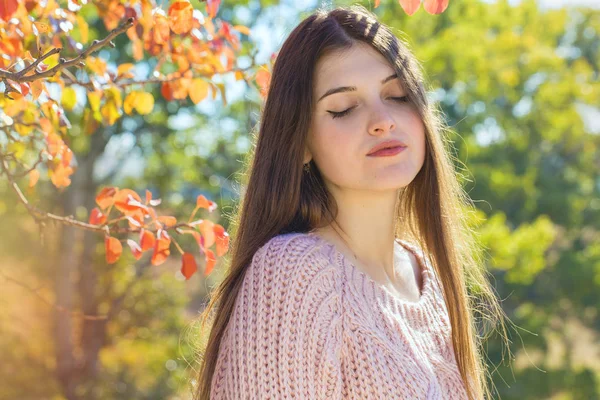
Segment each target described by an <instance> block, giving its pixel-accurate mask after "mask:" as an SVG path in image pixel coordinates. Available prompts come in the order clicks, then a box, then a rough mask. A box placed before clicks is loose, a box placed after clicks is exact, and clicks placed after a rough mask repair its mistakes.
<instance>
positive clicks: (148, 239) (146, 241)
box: [140, 229, 156, 251]
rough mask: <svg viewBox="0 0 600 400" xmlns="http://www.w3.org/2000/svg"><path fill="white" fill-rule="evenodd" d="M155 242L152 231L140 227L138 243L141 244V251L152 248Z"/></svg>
mask: <svg viewBox="0 0 600 400" xmlns="http://www.w3.org/2000/svg"><path fill="white" fill-rule="evenodd" d="M155 243H156V239H155V238H154V233H152V232H151V231H147V230H145V229H142V231H141V232H140V245H141V246H142V251H147V250H150V249H152V248H153V247H154V244H155Z"/></svg>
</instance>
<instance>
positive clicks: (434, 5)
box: [423, 0, 449, 15]
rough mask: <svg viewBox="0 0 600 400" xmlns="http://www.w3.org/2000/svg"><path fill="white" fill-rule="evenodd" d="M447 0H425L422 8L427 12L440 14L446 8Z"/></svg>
mask: <svg viewBox="0 0 600 400" xmlns="http://www.w3.org/2000/svg"><path fill="white" fill-rule="evenodd" d="M448 2H449V0H425V2H424V3H423V8H424V9H425V11H427V12H428V13H429V14H434V15H435V14H441V13H443V12H444V11H445V10H446V8H448Z"/></svg>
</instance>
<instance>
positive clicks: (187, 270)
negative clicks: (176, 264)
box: [181, 252, 198, 279]
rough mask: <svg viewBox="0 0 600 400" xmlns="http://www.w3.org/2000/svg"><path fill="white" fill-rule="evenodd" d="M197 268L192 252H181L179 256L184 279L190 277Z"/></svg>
mask: <svg viewBox="0 0 600 400" xmlns="http://www.w3.org/2000/svg"><path fill="white" fill-rule="evenodd" d="M197 270H198V266H197V265H196V259H195V258H194V255H193V254H192V253H187V252H186V253H183V255H182V256H181V273H182V274H183V276H185V279H190V278H191V276H192V275H194V273H195V272H196V271H197Z"/></svg>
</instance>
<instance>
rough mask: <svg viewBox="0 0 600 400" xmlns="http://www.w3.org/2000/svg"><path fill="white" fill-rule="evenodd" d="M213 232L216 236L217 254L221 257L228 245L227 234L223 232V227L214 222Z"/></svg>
mask: <svg viewBox="0 0 600 400" xmlns="http://www.w3.org/2000/svg"><path fill="white" fill-rule="evenodd" d="M213 232H215V236H216V243H217V256H219V257H221V256H222V255H223V254H225V253H226V252H227V249H228V247H229V234H228V233H227V232H225V228H223V226H221V225H219V224H215V226H214V227H213Z"/></svg>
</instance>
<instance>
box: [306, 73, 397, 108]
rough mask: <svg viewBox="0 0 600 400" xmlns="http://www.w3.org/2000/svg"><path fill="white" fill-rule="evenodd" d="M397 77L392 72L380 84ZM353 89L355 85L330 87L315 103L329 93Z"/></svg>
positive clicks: (351, 90)
mask: <svg viewBox="0 0 600 400" xmlns="http://www.w3.org/2000/svg"><path fill="white" fill-rule="evenodd" d="M397 77H398V75H396V74H395V73H394V74H392V75H390V76H388V77H387V78H385V79H383V80H382V81H381V84H382V85H383V84H385V83H387V82H389V81H391V80H392V79H394V78H397ZM354 91H356V86H340V87H336V88H332V89H329V90H328V91H326V92H325V94H324V95H323V96H321V97H319V100H317V103H318V102H319V101H321V100H322V99H324V98H325V97H327V96H329V95H332V94H335V93H342V92H354Z"/></svg>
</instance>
